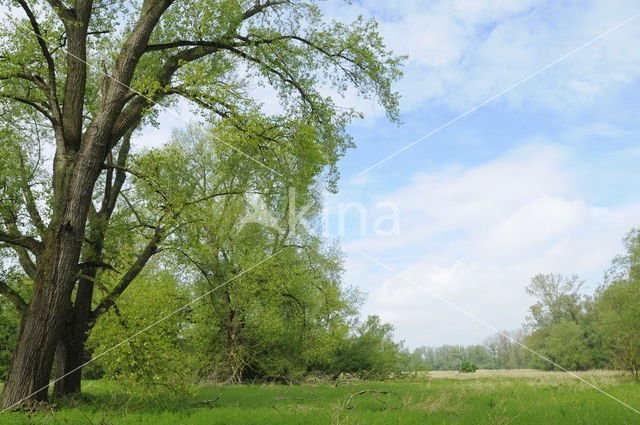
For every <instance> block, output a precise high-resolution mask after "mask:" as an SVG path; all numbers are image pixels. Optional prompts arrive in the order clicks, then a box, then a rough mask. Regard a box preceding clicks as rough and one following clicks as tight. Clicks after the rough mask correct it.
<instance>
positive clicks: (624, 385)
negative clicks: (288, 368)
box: [0, 371, 640, 425]
mask: <svg viewBox="0 0 640 425" xmlns="http://www.w3.org/2000/svg"><path fill="white" fill-rule="evenodd" d="M580 375H581V376H582V377H583V378H584V379H586V380H588V381H589V382H591V383H593V384H594V385H597V386H598V387H600V388H601V389H602V390H604V391H606V392H607V393H609V394H611V395H612V396H614V397H616V398H618V399H620V400H622V401H624V402H625V403H627V404H629V405H631V406H633V407H636V408H638V407H640V385H638V384H636V383H635V382H633V381H632V380H631V379H629V378H628V377H625V376H623V375H621V374H619V373H613V372H585V373H581V374H580ZM84 388H85V391H84V393H83V395H82V397H80V398H76V399H71V400H67V401H65V402H63V403H60V402H58V404H57V405H56V406H55V407H52V408H44V409H43V410H42V411H40V412H37V413H24V412H12V413H7V414H3V415H2V416H0V423H2V424H3V425H5V424H6V425H23V424H41V425H44V424H96V425H97V424H100V425H125V424H149V425H174V424H220V425H222V424H229V425H230V424H274V425H275V424H283V425H287V424H305V425H306V424H309V425H313V424H469V425H471V424H473V425H476V424H495V425H497V424H500V425H506V424H514V425H515V424H522V425H525V424H532V425H533V424H536V425H537V424H559V425H560V424H562V425H571V424H598V425H606V424H615V425H622V424H637V423H639V421H640V417H639V416H640V415H638V414H637V413H635V412H634V411H632V410H631V409H628V408H626V407H624V406H623V405H621V404H619V403H618V402H616V401H615V400H613V399H611V398H609V397H607V396H606V395H604V394H602V393H600V392H598V391H596V390H594V389H593V388H590V387H589V386H588V385H586V384H584V383H582V382H580V381H579V380H577V379H576V378H574V377H572V376H570V375H568V374H565V373H560V372H539V371H495V372H493V371H478V372H476V373H469V374H461V373H457V372H431V373H429V374H423V375H420V376H413V377H411V379H406V380H398V381H378V382H366V381H352V382H345V383H343V384H342V385H338V386H337V387H336V386H335V384H330V383H319V384H307V385H271V384H269V385H238V386H220V385H212V386H204V387H199V388H198V389H197V390H196V392H195V395H192V396H183V397H161V398H152V397H140V396H137V397H136V396H132V395H130V394H128V393H127V391H126V390H125V389H124V388H123V387H122V386H121V385H120V384H117V383H115V382H108V381H87V382H85V384H84Z"/></svg>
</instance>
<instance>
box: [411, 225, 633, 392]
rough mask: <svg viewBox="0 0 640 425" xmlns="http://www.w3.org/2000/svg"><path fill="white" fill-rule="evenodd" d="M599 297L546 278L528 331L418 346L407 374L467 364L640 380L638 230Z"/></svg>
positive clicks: (535, 289)
mask: <svg viewBox="0 0 640 425" xmlns="http://www.w3.org/2000/svg"><path fill="white" fill-rule="evenodd" d="M624 243H625V248H626V253H624V254H623V255H619V256H617V257H615V258H614V259H613V260H612V262H611V267H610V268H609V269H608V270H607V271H606V273H605V275H604V279H603V282H602V284H601V285H600V286H599V287H598V288H597V289H596V290H595V291H594V293H593V294H585V293H584V291H583V290H582V289H583V288H582V286H583V284H584V282H583V281H582V280H580V278H579V277H578V276H575V275H574V276H563V275H559V274H540V275H537V276H535V277H533V278H532V279H531V283H530V284H529V285H528V286H527V292H528V293H529V294H530V295H532V296H534V297H535V298H536V299H537V302H536V303H535V304H533V305H532V306H531V307H530V308H529V315H528V317H527V320H526V322H525V323H524V324H523V326H522V328H521V329H520V330H517V331H512V332H508V331H504V332H500V333H497V334H496V335H494V336H492V337H490V338H488V339H487V340H485V341H484V342H483V344H482V345H472V346H467V347H465V346H457V345H443V346H441V347H436V348H430V347H420V348H417V349H415V350H413V351H412V352H411V353H409V355H408V356H409V361H408V369H409V370H458V369H459V368H460V364H461V363H462V362H464V361H466V362H472V363H474V364H475V365H476V366H477V367H478V368H480V369H517V368H534V369H542V370H554V369H555V370H558V369H567V370H587V369H601V368H609V369H622V370H626V371H627V372H629V373H630V374H631V375H632V376H633V377H634V378H635V379H636V380H637V379H638V378H639V375H640V229H632V230H631V231H630V232H629V234H628V235H627V237H626V238H625V240H624Z"/></svg>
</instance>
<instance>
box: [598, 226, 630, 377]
mask: <svg viewBox="0 0 640 425" xmlns="http://www.w3.org/2000/svg"><path fill="white" fill-rule="evenodd" d="M624 242H625V247H626V250H627V253H626V255H623V256H618V257H616V258H614V260H613V262H612V268H611V269H610V270H609V273H608V279H609V284H608V285H607V286H603V287H602V288H600V290H599V292H598V294H597V297H596V317H597V326H598V329H599V331H600V332H601V338H602V340H603V342H604V345H605V347H609V349H608V350H607V351H608V354H609V356H610V365H611V366H614V367H618V368H621V369H623V370H626V371H628V372H629V373H630V374H631V375H632V376H633V377H634V378H635V379H636V380H640V301H639V300H640V229H632V230H631V231H630V232H629V234H628V235H627V237H626V238H625V241H624Z"/></svg>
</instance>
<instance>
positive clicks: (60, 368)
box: [53, 240, 102, 397]
mask: <svg viewBox="0 0 640 425" xmlns="http://www.w3.org/2000/svg"><path fill="white" fill-rule="evenodd" d="M100 242H102V240H100ZM99 248H100V250H101V248H102V243H100V247H99ZM97 255H99V254H97V253H96V255H95V256H97ZM88 274H89V276H91V277H95V275H96V271H95V269H92V270H91V271H90V272H89V273H88ZM93 286H94V284H93V282H91V281H90V280H89V279H80V282H79V284H78V291H77V293H76V301H75V305H74V307H73V310H72V311H71V314H70V315H69V320H68V322H67V323H66V325H65V326H64V329H63V331H62V334H61V336H60V340H59V342H58V348H57V350H56V357H55V360H56V365H55V366H56V370H55V376H56V381H55V384H54V388H53V394H54V396H55V397H63V396H66V395H70V394H75V393H79V392H80V390H81V379H82V365H83V364H84V363H85V362H86V361H88V360H89V358H88V356H86V355H85V343H86V342H87V338H88V336H89V331H90V330H91V327H92V320H91V301H92V299H93Z"/></svg>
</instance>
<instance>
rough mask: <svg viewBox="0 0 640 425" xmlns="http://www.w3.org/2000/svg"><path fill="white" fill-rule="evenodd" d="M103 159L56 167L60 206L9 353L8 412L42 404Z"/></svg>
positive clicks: (4, 397) (4, 402)
mask: <svg viewBox="0 0 640 425" xmlns="http://www.w3.org/2000/svg"><path fill="white" fill-rule="evenodd" d="M100 163H101V158H96V157H94V158H87V159H86V160H83V158H82V155H81V154H79V155H78V158H77V159H76V162H75V164H74V167H73V172H72V173H68V174H67V170H69V168H70V167H69V165H66V166H64V164H63V165H60V170H61V172H59V173H58V175H57V176H56V177H57V178H58V179H60V180H59V181H58V182H59V183H60V185H59V186H58V187H61V188H64V189H66V190H64V191H63V193H60V192H58V194H57V195H58V202H56V203H55V204H54V212H53V217H54V218H53V220H52V223H51V225H50V226H49V230H48V231H47V234H46V236H45V246H44V249H43V251H42V252H41V253H40V255H39V258H38V265H37V267H38V272H37V275H36V281H35V290H34V293H33V296H32V298H31V303H30V304H29V307H28V308H27V310H26V312H25V315H24V318H23V325H22V331H21V333H20V335H19V337H18V343H17V346H16V349H15V351H14V353H13V358H12V361H11V368H10V370H9V376H8V378H7V381H6V383H5V386H4V391H3V394H2V400H1V404H2V406H3V407H4V408H10V407H13V406H15V405H18V404H21V403H23V402H24V401H25V400H27V399H29V400H34V401H46V400H47V387H48V384H49V378H50V375H51V368H52V365H53V358H54V355H55V351H56V347H57V344H58V340H59V338H60V336H61V332H62V329H63V326H64V324H65V322H66V320H67V318H68V317H69V313H70V309H71V293H72V291H73V287H74V284H75V281H76V280H77V273H78V260H79V258H80V249H81V246H82V242H83V240H84V230H85V225H86V220H87V213H88V210H89V202H91V193H92V192H93V186H94V184H95V181H96V179H97V178H98V175H99V172H100Z"/></svg>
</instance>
